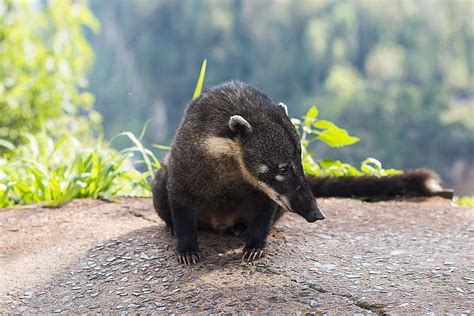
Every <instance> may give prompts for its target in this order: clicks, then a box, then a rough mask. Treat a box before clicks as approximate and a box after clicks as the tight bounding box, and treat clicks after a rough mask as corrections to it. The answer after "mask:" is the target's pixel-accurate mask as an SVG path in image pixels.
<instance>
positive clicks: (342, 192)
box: [307, 169, 454, 200]
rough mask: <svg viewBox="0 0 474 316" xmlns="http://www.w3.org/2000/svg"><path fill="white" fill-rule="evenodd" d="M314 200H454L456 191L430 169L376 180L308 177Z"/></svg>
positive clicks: (364, 177)
mask: <svg viewBox="0 0 474 316" xmlns="http://www.w3.org/2000/svg"><path fill="white" fill-rule="evenodd" d="M307 181H308V183H309V186H310V187H311V191H312V192H313V194H314V196H315V197H330V196H333V197H363V198H368V199H380V200H385V199H393V198H397V197H429V196H440V197H443V198H447V199H451V198H452V197H453V194H454V193H453V190H450V189H443V188H442V187H441V184H440V182H441V180H440V177H439V176H438V175H437V174H436V173H435V172H433V171H431V170H427V169H416V170H409V171H405V172H403V173H402V174H398V175H392V176H384V177H376V176H360V177H315V176H307Z"/></svg>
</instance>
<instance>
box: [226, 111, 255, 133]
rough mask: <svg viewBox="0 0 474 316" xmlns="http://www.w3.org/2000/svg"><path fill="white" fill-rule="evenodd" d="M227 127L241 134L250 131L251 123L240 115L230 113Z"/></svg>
mask: <svg viewBox="0 0 474 316" xmlns="http://www.w3.org/2000/svg"><path fill="white" fill-rule="evenodd" d="M229 128H230V130H231V131H233V132H234V133H238V134H241V135H243V136H246V135H249V134H250V133H252V125H250V123H249V122H247V120H246V119H244V118H243V117H242V116H240V115H232V116H231V117H230V119H229Z"/></svg>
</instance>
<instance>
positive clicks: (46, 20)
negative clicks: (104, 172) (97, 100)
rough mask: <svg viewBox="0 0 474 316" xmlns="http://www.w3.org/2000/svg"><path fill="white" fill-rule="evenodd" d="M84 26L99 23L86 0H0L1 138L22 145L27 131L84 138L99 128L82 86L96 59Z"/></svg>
mask: <svg viewBox="0 0 474 316" xmlns="http://www.w3.org/2000/svg"><path fill="white" fill-rule="evenodd" d="M83 27H88V28H89V29H91V30H94V31H97V30H98V29H99V23H98V21H97V20H96V19H95V17H94V16H93V14H92V13H91V11H90V10H89V9H88V7H87V6H86V5H85V4H84V2H80V1H74V2H72V1H67V0H58V1H48V2H47V4H46V5H44V6H43V5H40V3H39V2H38V3H37V5H35V4H34V3H32V2H28V1H14V0H2V1H0V113H2V115H0V138H1V139H3V140H6V141H9V142H11V143H13V144H14V145H19V144H21V143H22V141H23V140H24V139H25V138H23V137H22V135H23V134H24V133H25V132H28V133H31V134H35V133H37V132H39V131H43V132H47V133H50V134H52V135H54V136H57V137H61V136H63V135H65V134H68V135H75V136H77V137H79V138H80V139H82V140H84V139H86V138H87V137H90V136H92V133H91V130H92V129H93V128H96V129H98V128H99V126H100V122H101V116H100V114H99V113H98V112H96V111H94V110H93V107H92V106H93V103H94V96H93V95H92V94H91V93H89V92H85V91H84V90H83V89H84V88H85V87H86V86H87V80H86V74H87V71H88V70H89V68H90V66H91V63H92V61H93V52H92V50H91V48H90V46H89V44H88V42H87V39H86V38H85V36H84V34H83V33H84V32H83ZM0 153H1V149H0Z"/></svg>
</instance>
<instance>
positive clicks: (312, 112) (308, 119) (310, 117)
mask: <svg viewBox="0 0 474 316" xmlns="http://www.w3.org/2000/svg"><path fill="white" fill-rule="evenodd" d="M318 113H319V111H318V108H317V107H316V106H314V105H313V106H312V107H311V108H310V109H309V110H308V112H307V113H306V115H305V117H304V125H305V126H308V127H310V126H311V124H312V123H313V122H314V120H316V118H317V117H318Z"/></svg>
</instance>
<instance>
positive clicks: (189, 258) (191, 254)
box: [176, 251, 201, 266]
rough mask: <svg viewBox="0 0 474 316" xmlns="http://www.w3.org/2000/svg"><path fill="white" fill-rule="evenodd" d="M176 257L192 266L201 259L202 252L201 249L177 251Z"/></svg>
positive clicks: (180, 261)
mask: <svg viewBox="0 0 474 316" xmlns="http://www.w3.org/2000/svg"><path fill="white" fill-rule="evenodd" d="M176 257H177V259H178V262H179V263H182V264H185V265H188V266H190V265H192V264H196V262H198V261H199V260H200V259H201V253H200V252H199V251H177V253H176Z"/></svg>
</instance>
